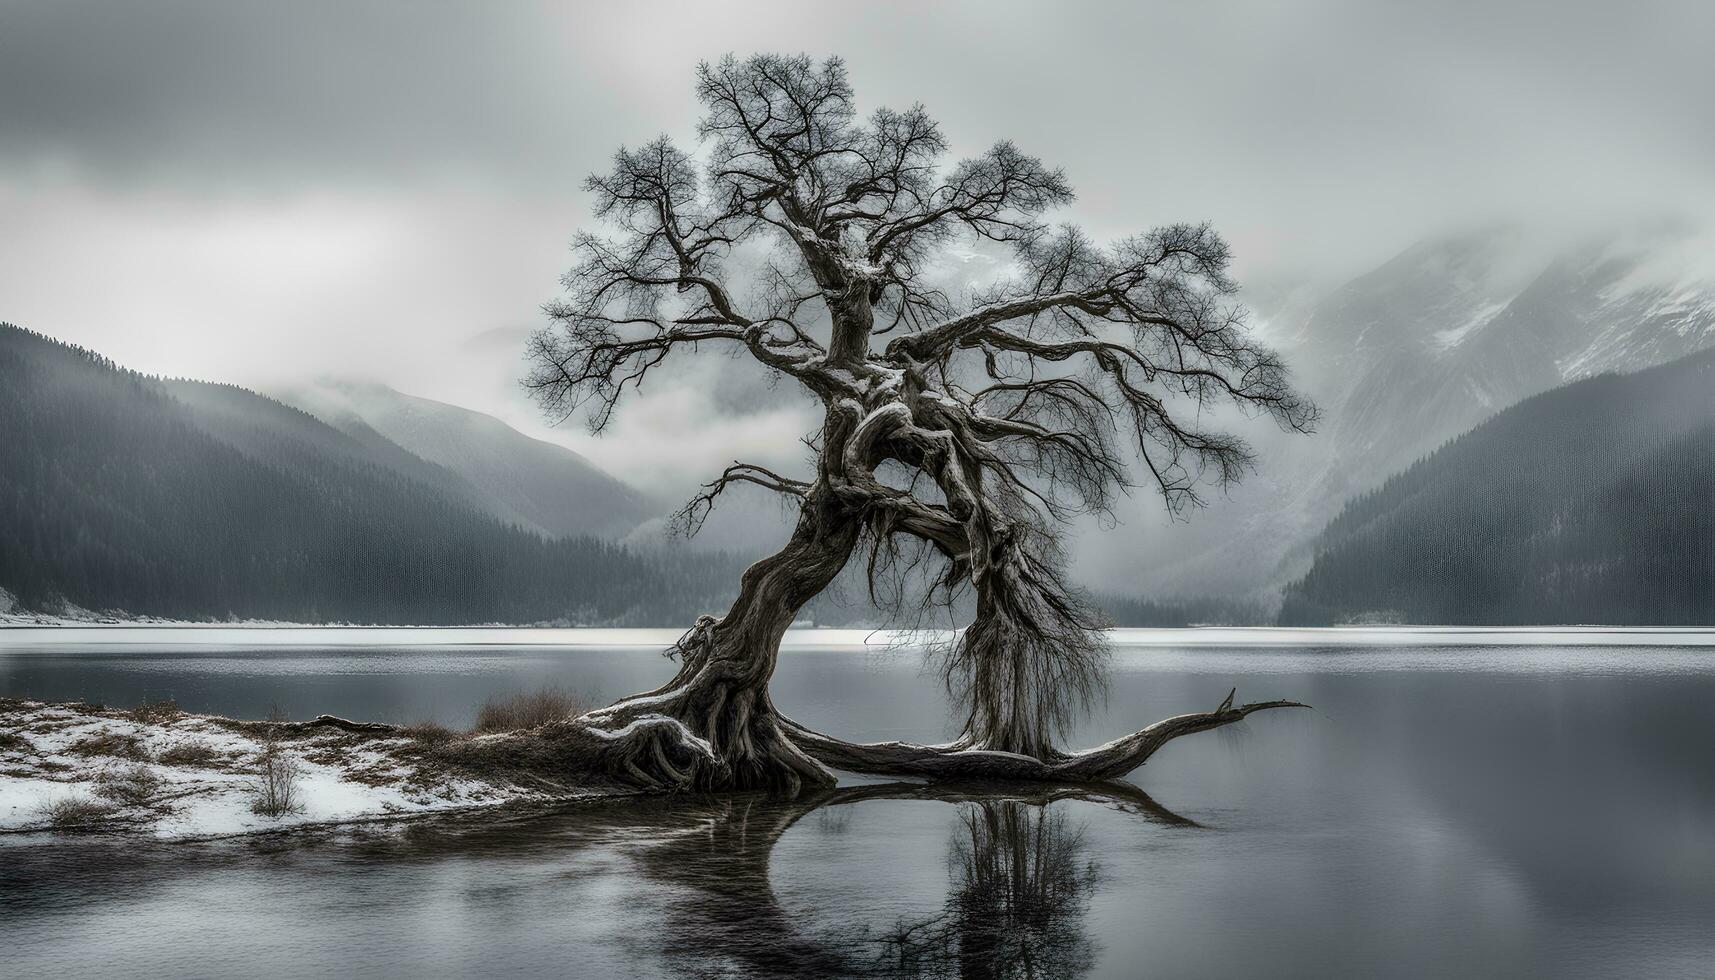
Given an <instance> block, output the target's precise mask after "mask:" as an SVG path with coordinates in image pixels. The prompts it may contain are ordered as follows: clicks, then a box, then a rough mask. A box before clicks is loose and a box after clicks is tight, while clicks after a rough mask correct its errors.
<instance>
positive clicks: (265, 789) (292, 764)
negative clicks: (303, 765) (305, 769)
mask: <svg viewBox="0 0 1715 980" xmlns="http://www.w3.org/2000/svg"><path fill="white" fill-rule="evenodd" d="M258 762H259V766H258V771H257V773H256V797H255V799H254V800H252V801H251V803H250V809H251V810H253V811H255V812H256V813H260V814H262V815H263V816H265V817H274V818H279V817H283V816H285V815H286V814H288V813H302V812H303V811H304V802H303V800H302V799H301V798H300V797H299V796H298V761H297V760H296V759H294V758H292V757H291V756H290V755H287V754H286V753H285V752H284V751H282V750H281V749H280V746H279V745H278V744H276V743H274V742H264V743H263V745H262V755H261V758H260V759H259V760H258Z"/></svg>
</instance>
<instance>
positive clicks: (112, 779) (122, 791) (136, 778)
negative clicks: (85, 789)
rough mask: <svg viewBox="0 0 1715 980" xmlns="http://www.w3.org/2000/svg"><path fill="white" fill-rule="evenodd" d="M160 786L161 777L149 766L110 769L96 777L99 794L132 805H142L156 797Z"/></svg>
mask: <svg viewBox="0 0 1715 980" xmlns="http://www.w3.org/2000/svg"><path fill="white" fill-rule="evenodd" d="M160 788H161V777H159V776H157V775H155V774H154V773H153V772H151V771H150V770H149V768H148V767H147V766H139V765H131V766H128V767H125V768H122V769H108V770H106V771H104V772H102V773H101V774H100V775H99V776H97V777H95V793H96V795H97V796H100V797H102V798H103V799H107V800H112V801H113V802H115V803H125V804H129V805H131V806H141V805H143V804H145V803H147V802H149V801H150V800H151V799H154V797H155V794H156V793H157V792H158V791H159V790H160Z"/></svg>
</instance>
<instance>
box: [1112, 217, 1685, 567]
mask: <svg viewBox="0 0 1715 980" xmlns="http://www.w3.org/2000/svg"><path fill="white" fill-rule="evenodd" d="M1262 312H1264V313H1268V312H1269V311H1267V310H1264V311H1262ZM1275 321H1276V323H1275V327H1274V329H1273V331H1272V333H1273V335H1274V336H1275V337H1276V342H1277V343H1279V344H1280V346H1281V347H1282V351H1283V354H1285V356H1286V358H1287V361H1288V363H1289V364H1290V365H1292V366H1293V368H1294V369H1295V374H1296V376H1297V377H1298V379H1299V380H1300V382H1301V383H1302V384H1303V385H1304V387H1305V388H1306V389H1307V390H1308V391H1309V392H1310V393H1311V394H1312V395H1314V396H1315V398H1316V399H1317V401H1318V403H1319V404H1320V405H1321V406H1322V408H1323V412H1324V421H1323V424H1322V426H1321V431H1320V432H1319V433H1318V434H1317V435H1315V436H1314V437H1312V438H1310V439H1291V440H1284V441H1282V442H1280V443H1279V444H1275V443H1273V442H1271V443H1270V444H1269V445H1268V446H1267V447H1266V448H1265V451H1264V453H1263V467H1264V469H1263V472H1262V473H1260V474H1258V475H1257V477H1255V478H1253V481H1254V482H1256V483H1258V484H1261V485H1262V486H1264V487H1265V488H1266V490H1265V492H1256V491H1255V488H1254V487H1247V488H1243V489H1244V491H1245V492H1243V493H1241V494H1239V495H1237V497H1236V499H1235V500H1233V501H1232V502H1230V503H1229V502H1222V504H1221V505H1220V506H1222V507H1223V508H1224V509H1225V511H1226V513H1224V514H1222V515H1221V516H1220V517H1219V519H1218V520H1215V521H1212V522H1211V523H1213V524H1215V525H1216V526H1217V527H1219V528H1221V529H1222V530H1221V531H1220V532H1219V533H1215V534H1213V535H1208V534H1205V535H1202V536H1200V538H1199V539H1198V543H1197V546H1196V547H1194V548H1189V549H1186V550H1184V551H1182V552H1180V553H1179V554H1177V555H1169V556H1167V558H1168V560H1167V561H1166V562H1164V563H1161V564H1157V565H1153V566H1152V568H1151V569H1150V570H1148V571H1145V572H1143V573H1140V574H1141V575H1142V576H1143V579H1144V582H1143V585H1144V587H1145V588H1146V589H1148V590H1151V591H1155V592H1169V593H1171V592H1178V593H1186V594H1192V593H1202V592H1209V591H1238V592H1247V591H1251V590H1256V589H1263V588H1269V587H1273V586H1278V585H1279V584H1281V583H1282V582H1283V581H1285V580H1286V579H1288V578H1291V577H1293V576H1294V575H1295V574H1297V573H1299V572H1301V571H1302V570H1303V568H1304V567H1305V566H1306V565H1307V562H1308V558H1309V555H1308V550H1307V549H1308V541H1309V540H1310V538H1311V537H1312V536H1313V535H1314V534H1316V533H1317V532H1318V531H1320V530H1321V528H1322V527H1323V525H1325V524H1326V523H1327V521H1328V520H1329V519H1331V518H1332V517H1333V516H1334V514H1335V513H1336V512H1338V510H1339V508H1340V506H1341V504H1342V503H1343V502H1344V501H1345V500H1347V499H1348V498H1350V497H1351V496H1352V495H1354V494H1356V493H1360V492H1362V491H1364V490H1367V489H1370V488H1372V487H1374V486H1376V485H1378V484H1379V483H1380V482H1381V481H1382V480H1383V479H1385V478H1386V477H1387V476H1388V475H1390V474H1392V473H1395V472H1398V471H1400V470H1402V469H1404V468H1405V467H1406V466H1408V465H1410V463H1411V462H1412V461H1414V460H1416V459H1418V458H1419V457H1421V456H1423V455H1425V454H1426V453H1428V452H1430V451H1432V450H1434V449H1435V448H1436V447H1437V446H1439V445H1441V444H1442V443H1444V442H1446V441H1447V440H1448V439H1450V438H1452V437H1454V436H1456V435H1459V434H1460V433H1462V432H1465V431H1467V430H1469V429H1471V428H1473V427H1474V426H1476V425H1478V424H1480V423H1481V422H1483V421H1484V420H1485V419H1487V418H1489V417H1490V416H1492V415H1494V414H1495V413H1496V412H1499V411H1501V410H1502V409H1504V408H1506V407H1508V406H1510V405H1513V404H1515V403H1517V402H1519V401H1521V400H1523V399H1525V398H1528V397H1530V396H1531V395H1535V394H1538V393H1540V392H1543V391H1547V390H1548V389H1550V388H1554V387H1556V386H1559V385H1561V384H1564V383H1566V382H1568V381H1574V380H1577V379H1579V378H1584V377H1589V376H1591V375H1595V374H1601V373H1604V372H1613V371H1622V372H1623V371H1635V370H1639V369H1642V368H1647V367H1652V366H1655V365H1657V364H1662V363H1666V362H1667V361H1670V360H1673V359H1675V358H1679V357H1682V356H1684V355H1686V354H1688V353H1691V352H1694V351H1697V350H1701V349H1703V348H1706V347H1711V346H1715V239H1712V238H1710V237H1708V236H1707V235H1706V234H1702V233H1699V232H1696V231H1694V230H1691V229H1688V228H1684V227H1677V226H1665V225H1655V226H1648V227H1640V228H1634V229H1631V230H1627V231H1625V232H1621V233H1610V234H1606V235H1601V236H1592V237H1587V238H1585V239H1583V240H1581V241H1579V242H1577V243H1576V244H1574V245H1571V246H1567V245H1565V244H1564V241H1562V242H1561V243H1560V245H1559V246H1558V247H1544V245H1543V240H1542V236H1537V235H1533V234H1531V233H1529V232H1527V231H1524V230H1520V229H1516V228H1491V229H1485V230H1482V231H1479V232H1473V233H1468V234H1462V235H1456V236H1448V237H1443V238H1436V239H1431V240H1426V241H1423V242H1419V243H1418V244H1416V245H1414V246H1412V247H1411V248H1409V249H1407V250H1406V251H1405V252H1403V253H1401V254H1400V255H1398V256H1396V257H1395V258H1393V259H1391V260H1390V261H1388V262H1386V263H1384V264H1383V265H1381V266H1379V267H1378V268H1376V269H1375V270H1373V271H1371V272H1369V273H1367V274H1365V275H1363V276H1360V277H1358V278H1357V279H1354V280H1352V281H1350V282H1348V283H1346V284H1345V285H1344V286H1341V287H1340V288H1338V289H1336V290H1334V291H1332V292H1331V293H1329V294H1327V295H1326V296H1325V297H1323V298H1322V299H1321V300H1320V301H1318V302H1314V303H1310V304H1307V305H1306V306H1305V308H1304V309H1303V310H1302V312H1299V313H1297V314H1296V315H1287V314H1284V313H1278V314H1276V317H1275ZM1711 397H1712V398H1715V393H1712V394H1711ZM1211 516H1213V515H1211ZM1210 537H1213V538H1214V540H1213V541H1211V540H1209V538H1210ZM1159 557H1161V556H1158V555H1155V556H1152V558H1159Z"/></svg>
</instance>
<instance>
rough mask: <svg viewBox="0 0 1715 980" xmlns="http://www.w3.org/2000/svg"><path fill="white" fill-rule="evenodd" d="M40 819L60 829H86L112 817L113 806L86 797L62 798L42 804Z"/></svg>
mask: <svg viewBox="0 0 1715 980" xmlns="http://www.w3.org/2000/svg"><path fill="white" fill-rule="evenodd" d="M40 812H41V815H42V819H43V820H46V821H47V822H48V824H49V825H51V826H54V827H58V828H61V829H66V828H71V827H86V826H88V825H90V824H93V823H99V822H100V821H102V820H106V819H107V818H108V817H110V816H112V815H113V806H112V804H109V803H103V802H101V801H100V800H92V799H90V798H89V797H87V796H62V797H60V798H59V799H57V800H50V801H48V802H46V803H43V804H42V808H41V811H40Z"/></svg>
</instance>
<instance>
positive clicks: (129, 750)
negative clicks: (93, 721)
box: [66, 731, 149, 762]
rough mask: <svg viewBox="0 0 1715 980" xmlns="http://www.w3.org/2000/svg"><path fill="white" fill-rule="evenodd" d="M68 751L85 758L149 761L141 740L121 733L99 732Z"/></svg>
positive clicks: (147, 752)
mask: <svg viewBox="0 0 1715 980" xmlns="http://www.w3.org/2000/svg"><path fill="white" fill-rule="evenodd" d="M66 751H68V752H70V753H71V754H72V755H81V756H85V757H88V756H97V755H110V756H114V757H116V758H120V759H135V760H137V761H139V762H147V761H148V759H149V750H148V749H146V748H144V747H143V742H142V740H141V739H139V738H137V736H135V735H125V734H122V733H120V732H109V731H101V732H97V733H95V734H94V735H91V736H89V737H88V738H85V739H82V740H80V741H79V742H78V743H77V744H76V745H73V746H72V747H71V748H69V749H67V750H66Z"/></svg>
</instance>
